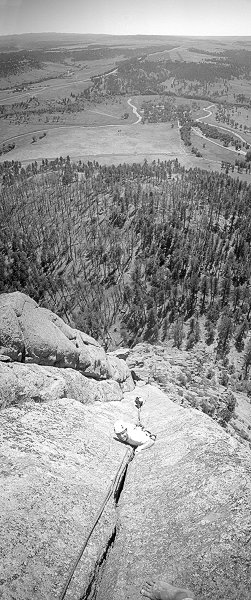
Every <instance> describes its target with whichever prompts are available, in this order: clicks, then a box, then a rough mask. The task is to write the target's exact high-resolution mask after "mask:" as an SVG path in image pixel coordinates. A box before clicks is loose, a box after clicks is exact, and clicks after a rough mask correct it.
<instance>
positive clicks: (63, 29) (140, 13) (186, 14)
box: [0, 0, 251, 37]
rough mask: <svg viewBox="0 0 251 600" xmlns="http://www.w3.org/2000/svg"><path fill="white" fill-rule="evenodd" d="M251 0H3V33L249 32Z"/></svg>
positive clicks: (244, 34) (0, 32)
mask: <svg viewBox="0 0 251 600" xmlns="http://www.w3.org/2000/svg"><path fill="white" fill-rule="evenodd" d="M250 22H251V1H250V0H239V2H238V3H236V0H211V1H210V3H208V0H156V1H155V2H154V3H153V2H152V0H137V3H135V0H127V1H126V2H124V1H123V2H122V0H109V1H108V2H103V1H102V0H92V1H91V0H71V2H69V1H68V0H43V2H41V1H40V0H0V35H13V34H22V33H69V34H96V35H98V34H99V35H101V34H107V35H167V36H172V35H173V36H191V37H193V36H195V37H198V36H200V37H204V36H207V37H209V36H210V37H217V36H222V37H226V36H230V37H232V36H234V37H250V25H249V23H250Z"/></svg>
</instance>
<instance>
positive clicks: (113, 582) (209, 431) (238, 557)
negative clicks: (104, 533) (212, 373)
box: [97, 386, 251, 600]
mask: <svg viewBox="0 0 251 600" xmlns="http://www.w3.org/2000/svg"><path fill="white" fill-rule="evenodd" d="M147 389H148V390H149V387H148V386H146V387H145V388H144V387H142V388H140V392H141V395H142V396H143V395H145V397H146V398H147V402H146V405H145V407H144V410H145V419H146V424H147V426H148V427H150V428H151V430H152V431H153V432H155V433H157V434H158V435H157V441H156V443H155V445H154V446H153V447H152V448H151V449H150V450H146V451H144V452H142V453H141V454H139V455H137V456H136V458H135V459H134V461H133V462H132V463H131V464H130V465H129V469H128V473H127V478H126V485H125V487H124V491H123V494H122V496H121V500H120V503H119V517H118V518H119V527H118V534H117V537H116V541H115V545H114V547H113V549H112V551H111V553H110V555H109V558H108V561H107V564H106V569H105V572H104V574H103V578H102V582H101V584H100V587H99V592H98V595H97V600H115V599H116V600H117V598H119V599H120V600H140V598H142V596H141V595H140V589H141V586H142V583H143V582H144V580H145V579H147V578H149V577H152V576H156V575H157V576H163V577H164V578H165V579H166V580H169V581H170V582H173V583H174V584H176V585H178V584H181V583H182V584H183V585H184V586H187V587H189V588H192V589H193V590H194V591H195V594H196V598H198V600H212V599H213V598H217V600H221V599H222V600H223V599H224V600H225V599H226V598H227V599H228V600H236V598H238V600H240V599H241V600H249V598H250V596H251V583H250V582H251V573H250V550H251V538H250V528H251V517H250V508H251V479H250V475H251V461H250V452H249V451H248V450H247V449H246V448H244V447H243V446H241V444H239V443H238V442H237V441H236V440H235V439H233V438H232V437H230V436H229V435H228V434H226V433H225V432H224V430H223V429H222V428H220V426H219V425H217V424H216V423H214V422H213V421H212V420H211V419H210V418H209V417H207V416H206V415H203V414H202V413H199V412H198V411H196V410H194V409H187V408H185V409H184V408H181V407H178V406H176V405H174V404H172V403H171V402H170V401H169V400H168V398H167V397H166V396H164V395H162V393H161V392H160V391H158V390H157V389H155V391H153V388H151V390H149V391H150V394H149V396H148V394H147Z"/></svg>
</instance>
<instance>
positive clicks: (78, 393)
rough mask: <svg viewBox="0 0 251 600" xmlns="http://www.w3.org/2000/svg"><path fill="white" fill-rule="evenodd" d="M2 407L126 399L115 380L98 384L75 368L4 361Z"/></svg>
mask: <svg viewBox="0 0 251 600" xmlns="http://www.w3.org/2000/svg"><path fill="white" fill-rule="evenodd" d="M0 382H1V385H0V408H4V407H7V406H9V405H11V404H20V403H22V402H24V401H25V400H30V401H31V400H33V401H35V402H51V401H53V400H58V399H60V398H63V397H69V398H72V397H73V398H76V399H77V400H78V401H79V402H81V403H83V404H90V403H93V402H96V401H100V402H110V401H112V400H121V399H122V395H123V394H122V390H121V387H120V386H119V384H118V383H117V382H116V381H113V380H107V381H100V382H98V381H95V380H92V379H90V378H88V377H85V376H84V375H82V374H81V373H80V372H79V371H75V370H73V369H59V368H57V367H48V366H41V365H37V364H23V363H10V364H9V363H7V364H6V363H1V362H0Z"/></svg>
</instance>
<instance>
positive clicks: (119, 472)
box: [59, 448, 133, 600]
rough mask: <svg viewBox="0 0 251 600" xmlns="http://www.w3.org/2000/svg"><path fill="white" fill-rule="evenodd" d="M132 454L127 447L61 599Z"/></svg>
mask: <svg viewBox="0 0 251 600" xmlns="http://www.w3.org/2000/svg"><path fill="white" fill-rule="evenodd" d="M132 454H133V449H132V448H127V450H126V453H125V454H124V456H123V458H122V460H121V462H120V465H119V467H118V469H117V472H116V475H115V477H114V479H113V480H112V483H111V485H110V487H109V489H108V492H107V494H106V496H105V499H104V501H103V502H102V504H101V507H100V508H99V510H98V511H97V513H96V516H95V519H94V523H93V525H92V527H91V529H90V531H89V533H88V535H87V537H86V539H85V541H84V543H83V545H82V546H81V548H80V551H79V553H78V556H77V558H76V560H75V561H74V563H73V565H72V568H71V570H70V572H69V575H68V577H67V580H66V582H65V585H64V587H63V589H62V591H61V594H60V596H59V600H63V599H64V598H65V594H66V592H67V590H68V587H69V585H70V583H71V580H72V577H73V575H74V572H75V571H76V568H77V566H78V563H79V561H80V559H81V558H82V555H83V553H84V551H85V548H86V546H87V544H88V542H89V539H90V537H91V535H92V533H93V531H94V529H95V527H96V525H97V523H98V521H99V519H100V517H101V515H102V513H103V512H104V509H105V506H106V504H107V502H108V500H109V499H110V497H111V495H112V493H113V491H115V490H116V488H117V485H118V482H119V481H120V478H121V477H122V475H123V473H124V471H125V469H126V467H127V465H128V464H129V462H130V459H131V457H132ZM125 459H126V460H125Z"/></svg>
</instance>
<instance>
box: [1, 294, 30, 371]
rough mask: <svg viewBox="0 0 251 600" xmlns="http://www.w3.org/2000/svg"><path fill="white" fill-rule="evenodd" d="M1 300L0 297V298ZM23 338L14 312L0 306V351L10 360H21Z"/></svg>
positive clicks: (7, 307) (8, 307) (9, 308)
mask: <svg viewBox="0 0 251 600" xmlns="http://www.w3.org/2000/svg"><path fill="white" fill-rule="evenodd" d="M0 298H1V296H0ZM23 350H24V338H23V334H22V331H21V328H20V325H19V322H18V318H17V316H16V313H15V311H14V310H13V308H11V307H10V306H6V307H1V306H0V351H1V354H3V355H5V356H9V357H10V358H11V359H12V360H18V361H19V360H21V358H22V353H23Z"/></svg>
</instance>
